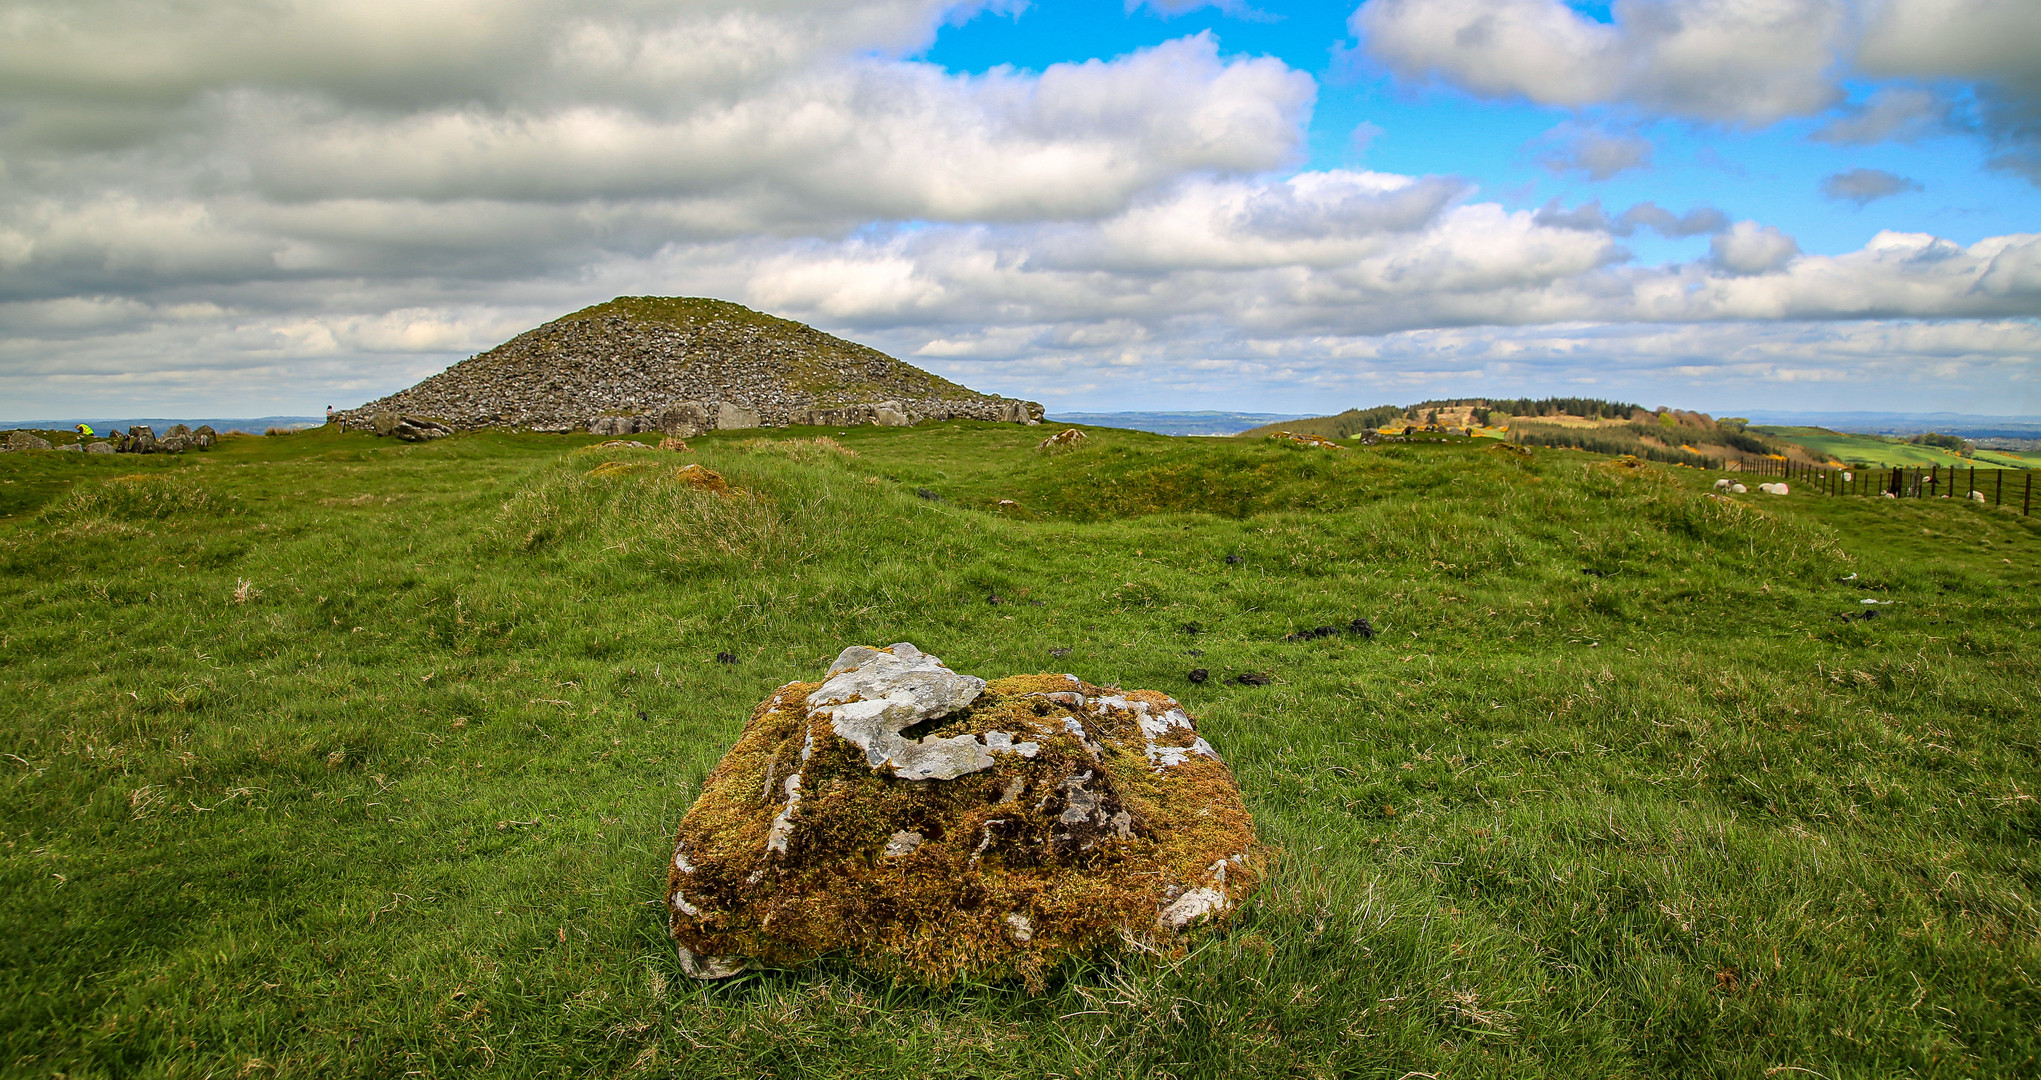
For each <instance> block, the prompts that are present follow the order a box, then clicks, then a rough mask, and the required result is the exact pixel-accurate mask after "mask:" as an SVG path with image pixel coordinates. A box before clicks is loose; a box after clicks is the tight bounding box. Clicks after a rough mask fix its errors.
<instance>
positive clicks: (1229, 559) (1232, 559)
mask: <svg viewBox="0 0 2041 1080" xmlns="http://www.w3.org/2000/svg"><path fill="white" fill-rule="evenodd" d="M1246 561H1247V560H1246V559H1245V558H1243V557H1241V556H1239V555H1228V556H1226V565H1228V566H1239V565H1240V564H1241V563H1244V562H1246Z"/></svg>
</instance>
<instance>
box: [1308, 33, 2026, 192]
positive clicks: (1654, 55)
mask: <svg viewBox="0 0 2041 1080" xmlns="http://www.w3.org/2000/svg"><path fill="white" fill-rule="evenodd" d="M1609 14H1610V21H1609V22H1607V23H1603V22H1598V21H1596V20H1594V19H1591V18H1589V17H1587V16H1585V15H1583V14H1581V13H1579V12H1578V11H1575V10H1574V9H1573V8H1572V7H1570V6H1569V5H1568V4H1566V3H1565V2H1564V0H1365V2H1364V3H1363V4H1362V5H1361V6H1360V7H1359V8H1358V9H1357V10H1356V11H1355V12H1354V14H1353V16H1352V17H1351V18H1350V20H1349V22H1348V26H1349V29H1350V30H1351V32H1352V33H1353V34H1354V35H1355V36H1356V37H1357V38H1358V39H1359V48H1360V50H1361V51H1362V52H1364V53H1365V54H1366V55H1368V56H1370V57H1372V58H1373V59H1374V60H1375V61H1376V62H1378V63H1380V64H1382V65H1384V66H1385V67H1387V68H1388V69H1389V70H1390V71H1392V72H1394V73H1395V74H1397V75H1398V76H1400V77H1401V78H1403V79H1406V80H1409V81H1413V82H1436V83H1443V84H1446V85H1451V86H1455V87H1459V88H1460V89H1463V90H1466V91H1468V92H1471V93H1474V94H1478V95H1481V96H1484V97H1491V98H1519V99H1525V100H1529V101H1533V102H1538V103H1540V104H1546V105H1561V106H1569V107H1582V106H1592V105H1616V106H1622V107H1626V108H1630V109H1635V110H1638V111H1641V112H1643V113H1646V114H1650V115H1657V116H1668V117H1678V118H1684V119H1689V120H1698V121H1705V122H1712V123H1721V124H1728V125H1731V126H1763V125H1768V124H1772V123H1776V122H1778V121H1780V120H1784V119H1787V118H1789V117H1803V116H1815V115H1819V114H1822V113H1824V112H1828V111H1830V110H1831V109H1833V110H1834V113H1833V115H1831V116H1830V118H1829V120H1828V121H1827V123H1825V124H1824V125H1823V126H1822V127H1821V128H1819V129H1818V130H1817V131H1816V132H1815V134H1814V137H1815V138H1817V139H1821V140H1825V141H1830V142H1840V143H1866V142H1876V141H1883V140H1886V139H1901V140H1907V139H1917V138H1921V137H1925V136H1928V135H1933V134H1939V133H1944V132H1949V131H1954V130H1959V129H1960V128H1962V127H1963V126H1964V123H1959V121H1958V119H1957V117H1956V110H1955V108H1954V106H1953V105H1952V104H1951V99H1950V98H1949V97H1947V96H1945V95H1943V94H1940V93H1937V92H1936V91H1934V90H1930V89H1924V88H1922V87H1921V86H1919V85H1914V84H1916V83H1918V82H1928V83H1957V84H1967V85H1968V88H1969V89H1970V90H1971V91H1972V94H1973V96H1974V97H1975V100H1976V114H1977V115H1976V117H1975V123H1976V124H1977V125H1978V127H1979V128H1980V129H1981V130H1982V131H1983V132H1984V133H1985V134H1986V135H1987V137H1989V138H1990V139H1991V140H1993V142H1994V143H1995V144H1996V145H1997V156H1996V163H1997V164H1998V165H2000V166H2001V167H2004V168H2008V169H2013V170H2016V171H2020V172H2022V173H2025V174H2026V175H2027V176H2028V177H2029V178H2030V179H2033V180H2035V182H2037V183H2041V49H2036V48H2035V47H2034V43H2035V42H2036V41H2041V5H2037V4H2035V3H2033V2H2032V0H1763V2H1756V0H1616V2H1615V3H1614V4H1612V5H1611V6H1610V8H1609ZM1846 79H1882V80H1907V82H1906V83H1901V84H1896V85H1886V86H1881V87H1879V88H1878V89H1877V90H1875V91H1874V92H1873V93H1872V94H1871V96H1870V97H1869V98H1868V99H1867V100H1865V101H1863V102H1860V103H1855V104H1850V103H1847V102H1846V94H1845V93H1844V90H1843V88H1842V84H1843V82H1844V80H1846Z"/></svg>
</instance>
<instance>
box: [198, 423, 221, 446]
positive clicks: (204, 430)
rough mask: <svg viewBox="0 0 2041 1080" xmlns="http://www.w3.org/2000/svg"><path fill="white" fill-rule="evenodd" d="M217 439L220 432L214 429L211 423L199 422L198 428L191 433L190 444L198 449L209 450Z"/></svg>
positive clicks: (216, 442)
mask: <svg viewBox="0 0 2041 1080" xmlns="http://www.w3.org/2000/svg"><path fill="white" fill-rule="evenodd" d="M219 441H220V433H219V432H217V431H214V430H213V426H212V425H211V424H200V425H199V426H198V430H196V431H194V432H192V433H191V445H193V446H195V447H197V448H199V449H200V450H211V449H212V448H213V447H214V446H215V445H217V444H218V443H219Z"/></svg>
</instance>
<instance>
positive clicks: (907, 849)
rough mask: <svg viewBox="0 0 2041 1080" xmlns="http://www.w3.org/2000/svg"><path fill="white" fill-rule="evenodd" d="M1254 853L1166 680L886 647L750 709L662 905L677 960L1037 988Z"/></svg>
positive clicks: (1222, 886)
mask: <svg viewBox="0 0 2041 1080" xmlns="http://www.w3.org/2000/svg"><path fill="white" fill-rule="evenodd" d="M1266 862H1267V856H1266V854H1265V853H1264V851H1263V849H1262V848H1261V847H1260V846H1259V845H1258V843H1257V842H1256V840H1255V835H1254V825H1253V822H1252V820H1251V819H1250V818H1249V816H1248V814H1247V811H1246V808H1245V807H1244V806H1243V805H1242V804H1241V800H1240V791H1239V788H1238V787H1237V786H1236V785H1235V783H1234V781H1233V776H1232V773H1231V772H1230V771H1229V770H1228V769H1227V768H1226V765H1225V764H1224V763H1223V762H1222V761H1220V760H1219V756H1218V754H1217V752H1216V751H1214V750H1213V748H1212V747H1211V745H1210V744H1209V743H1207V742H1206V741H1205V740H1204V739H1203V738H1201V737H1199V735H1198V733H1197V727H1196V724H1195V722H1194V721H1192V719H1191V718H1190V716H1189V714H1187V713H1186V712H1185V711H1184V710H1183V708H1182V707H1181V706H1180V705H1178V704H1177V702H1176V701H1174V700H1172V699H1171V698H1169V697H1168V696H1166V695H1163V694H1160V693H1156V692H1154V691H1145V690H1135V691H1122V690H1120V689H1118V688H1116V687H1100V686H1094V685H1092V684H1089V683H1086V682H1083V681H1082V680H1079V679H1078V678H1077V677H1076V676H1074V675H1061V674H1043V675H1018V676H1011V677H1008V678H1002V679H994V680H992V681H990V682H987V681H985V680H982V679H978V678H975V677H973V676H970V675H964V674H960V673H958V672H955V671H952V670H950V669H949V668H948V667H947V666H946V665H944V664H943V663H942V661H941V660H940V659H939V658H937V657H934V656H930V655H928V654H926V653H923V652H921V651H920V650H919V649H916V648H915V647H914V646H913V645H911V644H908V643H906V642H902V643H899V644H896V645H892V646H889V647H886V648H872V647H868V646H852V647H850V648H848V649H845V650H844V651H843V653H842V654H841V655H840V656H838V657H837V660H836V662H835V663H834V664H832V665H831V666H830V668H829V670H828V672H827V673H826V675H825V677H824V679H823V680H822V681H821V682H819V683H807V682H796V683H788V684H787V685H785V686H782V687H781V688H780V689H779V690H777V691H775V692H774V693H773V694H772V696H771V697H769V698H767V699H766V700H765V701H764V702H762V703H761V704H760V705H759V706H758V708H757V710H756V711H755V712H754V713H753V714H752V717H751V720H750V722H749V723H747V724H746V726H745V729H744V734H743V735H742V736H741V737H740V738H739V740H738V742H737V745H736V746H735V747H733V748H732V749H731V750H730V752H729V753H728V754H727V755H726V756H725V757H724V759H723V761H722V762H721V763H720V764H718V765H717V766H716V768H715V770H714V771H713V772H712V773H711V774H710V776H709V778H708V780H707V781H706V782H705V783H704V784H703V787H702V793H701V796H700V798H698V799H697V800H696V802H695V804H694V806H693V807H692V808H690V809H689V811H688V813H687V815H686V816H685V818H684V819H683V820H682V821H681V824H680V829H679V835H678V836H677V838H676V842H675V849H674V858H673V864H672V870H671V872H670V874H669V877H668V884H667V907H668V913H669V916H670V918H671V929H672V933H673V936H674V938H675V939H676V941H677V943H678V945H679V952H680V957H681V962H682V967H683V969H684V970H686V971H687V973H688V974H690V975H692V976H694V977H696V978H721V977H725V976H727V975H731V974H735V973H736V972H737V971H740V970H743V969H744V968H745V967H747V966H750V965H754V964H755V965H763V966H770V967H791V966H797V965H800V964H803V963H807V962H809V961H812V960H815V959H818V958H821V957H824V956H835V957H841V958H843V959H845V960H848V961H849V962H851V963H854V964H857V965H859V966H862V967H865V968H868V969H871V970H874V971H877V972H880V973H883V974H888V975H892V976H894V977H896V978H900V979H902V980H905V981H909V982H914V983H920V984H924V985H936V986H940V985H944V984H947V983H949V982H951V981H953V980H955V979H957V978H959V977H964V976H969V977H972V978H978V979H996V978H1011V977H1018V978H1020V979H1023V980H1024V981H1026V982H1027V983H1028V984H1029V985H1030V986H1033V987H1040V986H1041V985H1042V984H1043V981H1044V979H1045V978H1046V977H1047V975H1048V974H1049V973H1050V972H1051V971H1053V970H1054V968H1055V967H1056V966H1057V965H1058V964H1060V963H1061V962H1063V961H1064V960H1066V959H1069V958H1071V957H1075V956H1084V955H1096V954H1099V953H1102V952H1107V951H1111V950H1114V949H1120V948H1126V947H1128V946H1129V943H1134V944H1137V945H1140V946H1144V947H1149V948H1159V949H1163V950H1169V949H1172V948H1174V947H1176V944H1177V942H1178V941H1179V940H1180V936H1181V935H1182V934H1183V933H1184V932H1186V931H1189V930H1192V929H1194V928H1197V927H1201V926H1211V925H1214V924H1217V923H1219V922H1221V921H1223V920H1225V919H1226V918H1227V917H1228V916H1229V915H1230V913H1231V912H1232V911H1233V910H1234V909H1235V908H1236V907H1237V906H1238V904H1239V903H1240V901H1241V900H1242V899H1243V898H1244V897H1245V896H1246V895H1247V894H1248V893H1249V892H1250V891H1251V890H1252V889H1253V888H1254V887H1255V886H1256V885H1257V884H1258V883H1259V881H1260V879H1261V877H1262V875H1263V873H1264V872H1265V870H1266Z"/></svg>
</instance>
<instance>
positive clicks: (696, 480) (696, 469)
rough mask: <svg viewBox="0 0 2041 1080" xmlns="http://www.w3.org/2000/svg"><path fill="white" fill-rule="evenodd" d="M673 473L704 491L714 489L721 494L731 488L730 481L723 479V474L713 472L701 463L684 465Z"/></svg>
mask: <svg viewBox="0 0 2041 1080" xmlns="http://www.w3.org/2000/svg"><path fill="white" fill-rule="evenodd" d="M673 475H675V476H677V477H679V478H680V479H682V480H685V481H687V482H688V484H689V485H691V486H693V487H698V488H700V489H702V490H703V491H714V492H717V493H719V494H721V493H727V492H728V491H729V490H730V483H729V481H727V480H725V479H723V477H722V475H721V474H719V473H714V472H711V471H709V470H708V469H704V468H702V467H701V466H700V465H694V464H688V465H682V466H681V467H680V468H678V469H675V470H673Z"/></svg>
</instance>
